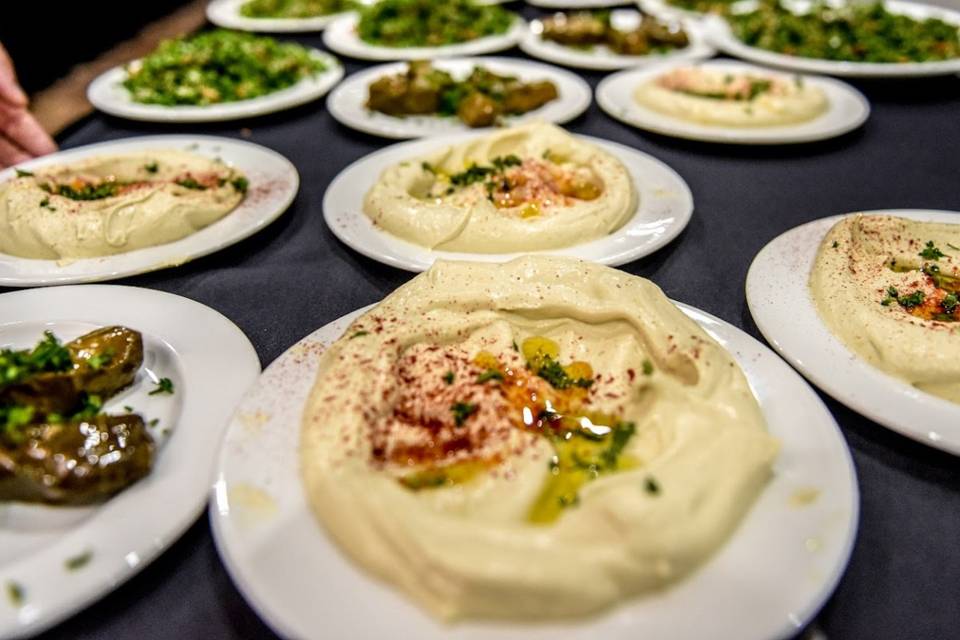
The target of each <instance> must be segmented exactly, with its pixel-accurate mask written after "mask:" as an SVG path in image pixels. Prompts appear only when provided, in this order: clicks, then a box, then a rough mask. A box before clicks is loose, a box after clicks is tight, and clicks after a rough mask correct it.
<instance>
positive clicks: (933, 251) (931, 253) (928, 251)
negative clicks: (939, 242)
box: [917, 240, 949, 261]
mask: <svg viewBox="0 0 960 640" xmlns="http://www.w3.org/2000/svg"><path fill="white" fill-rule="evenodd" d="M917 255H919V256H920V257H921V258H923V259H924V260H933V261H937V260H939V259H940V258H947V257H949V256H948V255H947V254H945V253H944V252H943V251H940V249H938V248H937V247H935V246H933V240H930V241H928V242H927V245H926V246H925V247H924V248H923V251H921V252H920V253H919V254H917Z"/></svg>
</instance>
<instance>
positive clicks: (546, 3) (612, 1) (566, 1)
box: [527, 0, 627, 9]
mask: <svg viewBox="0 0 960 640" xmlns="http://www.w3.org/2000/svg"><path fill="white" fill-rule="evenodd" d="M527 4H529V5H533V6H534V7H540V8H542V9H606V8H607V7H617V6H620V5H622V4H627V3H626V2H624V0H527Z"/></svg>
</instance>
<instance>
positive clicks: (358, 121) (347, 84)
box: [327, 56, 593, 140]
mask: <svg viewBox="0 0 960 640" xmlns="http://www.w3.org/2000/svg"><path fill="white" fill-rule="evenodd" d="M446 63H456V64H459V63H466V64H474V65H475V66H476V65H491V64H492V65H503V66H504V67H508V66H517V65H519V66H524V67H527V68H530V69H533V68H536V69H538V70H540V71H541V72H542V73H543V74H545V75H546V74H553V76H554V78H556V77H561V78H563V81H564V82H566V83H568V84H569V85H570V86H575V87H576V88H577V91H578V92H579V93H578V94H577V95H576V96H574V98H576V100H577V103H576V105H574V106H575V108H574V106H571V108H570V109H569V112H570V113H569V115H566V116H564V118H563V119H562V120H553V121H551V122H554V123H555V124H565V123H567V122H570V121H572V120H575V119H577V118H578V117H580V116H581V115H583V114H584V113H585V112H586V110H587V109H589V108H590V105H591V104H592V103H593V90H592V89H591V88H590V85H589V84H588V83H587V81H586V80H584V79H583V78H582V77H580V76H578V75H576V74H574V73H571V72H570V71H567V70H566V69H563V68H560V67H558V66H556V65H552V64H547V63H545V62H541V61H539V60H527V59H525V58H510V57H506V56H452V57H449V58H438V59H437V60H434V61H433V64H434V65H437V64H440V65H443V64H446ZM404 64H406V61H403V60H398V61H393V62H385V63H383V64H378V65H375V66H372V67H367V68H365V69H362V70H360V71H357V72H355V73H352V74H350V76H349V77H348V78H347V79H345V80H344V81H343V82H341V83H340V84H338V85H337V86H336V88H334V89H333V90H332V91H331V92H330V93H329V95H328V96H327V111H329V112H330V115H332V116H333V117H334V119H335V120H336V121H337V122H339V123H340V124H342V125H344V126H346V127H349V128H351V129H354V130H356V131H360V132H361V133H367V134H370V135H375V136H379V137H382V138H389V139H392V140H410V139H417V138H426V137H437V136H441V135H449V134H448V133H447V132H444V133H419V134H412V135H407V134H405V133H403V132H402V129H401V127H400V126H397V127H394V128H390V129H388V128H386V127H380V126H378V125H377V124H366V122H367V120H365V119H363V118H360V117H354V116H351V115H350V114H349V112H348V111H347V110H346V107H347V105H346V104H341V103H342V102H343V103H345V102H346V98H345V97H344V95H345V94H346V92H347V91H348V90H351V89H353V88H354V86H355V85H359V84H361V83H364V82H369V81H370V80H371V79H373V78H375V77H379V76H381V75H386V74H387V73H391V72H393V71H394V70H395V68H396V67H398V66H401V65H404ZM524 115H526V114H524ZM434 117H435V118H440V117H441V116H434ZM521 117H522V116H521ZM397 119H398V120H401V121H402V120H403V119H402V118H397ZM533 119H536V117H535V116H533V117H530V118H527V120H528V121H530V120H533ZM464 126H465V125H464ZM495 128H496V127H479V128H477V129H464V132H466V131H487V132H489V131H493V130H495ZM411 130H412V129H411Z"/></svg>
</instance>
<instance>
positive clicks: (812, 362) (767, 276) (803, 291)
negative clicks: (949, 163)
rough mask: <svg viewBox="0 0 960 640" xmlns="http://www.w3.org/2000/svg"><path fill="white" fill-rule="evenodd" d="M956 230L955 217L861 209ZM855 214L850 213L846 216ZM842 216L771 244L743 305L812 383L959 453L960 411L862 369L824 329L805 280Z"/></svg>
mask: <svg viewBox="0 0 960 640" xmlns="http://www.w3.org/2000/svg"><path fill="white" fill-rule="evenodd" d="M863 213H864V214H865V215H871V214H873V215H891V216H897V217H901V218H908V219H910V220H918V221H924V222H945V223H954V224H956V222H957V218H958V214H957V213H956V212H952V211H929V210H908V209H892V210H884V211H865V212H863ZM845 215H852V214H845ZM844 217H845V216H831V217H829V218H821V219H820V220H814V221H813V222H808V223H807V224H804V225H801V226H799V227H796V228H794V229H791V230H790V231H787V232H786V233H784V234H782V235H780V236H778V237H777V238H775V239H773V240H772V241H771V242H770V243H769V244H767V246H765V247H764V248H763V249H762V250H761V251H760V253H758V254H757V257H756V258H754V260H753V264H751V266H750V271H749V272H748V274H747V284H746V292H747V303H748V305H749V307H750V313H751V315H752V316H753V319H754V321H755V322H756V323H757V327H758V328H759V329H760V331H761V333H763V335H764V337H765V338H766V339H767V340H768V341H769V342H770V344H771V345H773V347H774V348H775V349H776V350H777V351H778V352H779V353H780V354H781V355H782V356H783V357H784V358H786V359H787V361H788V362H790V364H792V365H793V366H794V367H796V368H797V370H799V371H800V372H801V373H802V374H803V375H804V376H806V377H807V378H808V379H809V380H810V381H811V382H813V383H814V384H815V385H817V386H818V387H820V388H821V389H823V391H825V392H826V393H828V394H829V395H831V396H833V397H834V398H835V399H836V400H838V401H840V402H842V403H843V404H845V405H847V406H848V407H850V408H851V409H853V410H854V411H856V412H858V413H860V414H862V415H864V416H866V417H867V418H870V419H871V420H873V421H874V422H877V423H878V424H881V425H883V426H885V427H888V428H890V429H892V430H894V431H896V432H898V433H900V434H903V435H905V436H907V437H909V438H913V439H914V440H917V441H919V442H922V443H924V444H927V445H929V446H931V447H935V448H937V449H942V450H944V451H949V452H950V453H953V454H956V455H960V405H957V404H955V403H953V402H949V401H948V400H944V399H941V398H938V397H936V396H933V395H930V394H927V393H924V392H922V391H920V390H919V389H917V388H916V387H914V386H912V385H910V384H909V383H907V382H904V381H902V380H901V379H899V378H896V377H893V376H892V375H890V374H887V373H884V372H883V371H881V370H880V369H878V368H876V367H875V366H873V365H871V364H869V363H867V362H866V361H865V360H864V359H863V358H861V357H860V356H858V355H857V354H856V353H854V351H852V350H851V349H850V348H848V347H847V346H846V345H844V343H843V342H842V341H841V339H840V338H839V337H837V336H836V335H834V333H833V332H832V331H831V330H830V329H829V328H828V327H827V325H826V323H825V322H824V321H823V319H822V318H821V317H820V314H819V313H818V312H817V309H816V307H815V305H814V301H813V297H812V295H811V293H810V287H809V284H808V283H809V279H808V277H809V274H810V272H811V269H812V268H813V265H814V261H815V259H816V256H817V251H818V249H819V248H820V242H821V240H823V237H824V236H825V235H826V234H827V232H828V231H829V230H830V229H831V228H832V227H833V225H835V224H836V223H837V222H838V221H840V220H841V219H842V218H844Z"/></svg>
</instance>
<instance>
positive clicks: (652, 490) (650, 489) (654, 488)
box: [643, 476, 660, 496]
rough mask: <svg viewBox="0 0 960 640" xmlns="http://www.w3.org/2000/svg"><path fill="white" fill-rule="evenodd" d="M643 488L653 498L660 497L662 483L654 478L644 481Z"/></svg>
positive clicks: (649, 477) (647, 478)
mask: <svg viewBox="0 0 960 640" xmlns="http://www.w3.org/2000/svg"><path fill="white" fill-rule="evenodd" d="M643 488H644V489H645V490H646V492H647V493H649V494H650V495H652V496H656V495H660V483H659V482H657V480H656V478H654V477H653V476H647V477H646V478H645V479H644V481H643Z"/></svg>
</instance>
